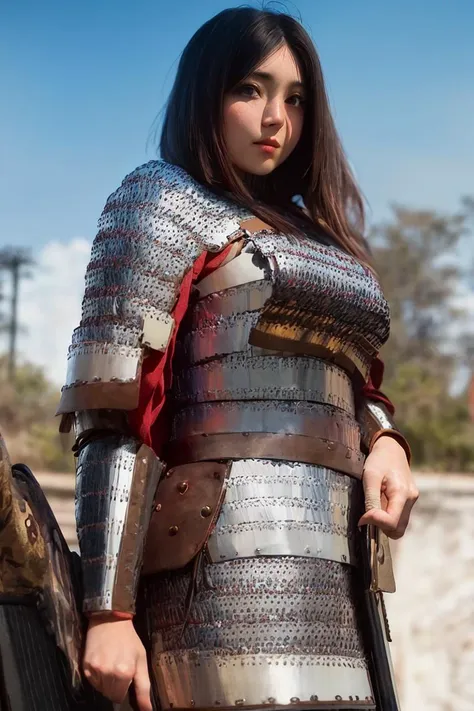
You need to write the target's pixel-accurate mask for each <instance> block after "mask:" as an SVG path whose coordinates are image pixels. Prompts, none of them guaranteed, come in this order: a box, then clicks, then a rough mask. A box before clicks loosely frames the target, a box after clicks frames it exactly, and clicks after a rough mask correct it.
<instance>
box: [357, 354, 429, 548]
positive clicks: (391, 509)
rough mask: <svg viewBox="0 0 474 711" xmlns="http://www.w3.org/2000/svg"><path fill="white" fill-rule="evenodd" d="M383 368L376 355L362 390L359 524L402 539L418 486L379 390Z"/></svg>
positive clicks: (405, 446)
mask: <svg viewBox="0 0 474 711" xmlns="http://www.w3.org/2000/svg"><path fill="white" fill-rule="evenodd" d="M383 370H384V368H383V362H382V361H381V360H380V359H379V358H376V359H375V360H374V362H373V364H372V368H371V371H370V377H369V380H368V382H367V384H366V386H365V388H364V391H363V402H362V409H361V414H360V423H361V431H362V446H363V448H364V449H365V451H366V452H367V453H368V456H367V459H366V461H365V466H364V473H363V477H362V482H363V485H364V493H365V509H366V513H365V514H364V515H363V516H362V518H361V519H360V521H359V525H361V526H362V525H367V524H372V525H375V526H378V527H379V528H381V529H382V530H383V531H384V532H385V533H386V534H387V535H388V536H390V537H391V538H401V536H403V534H404V533H405V531H406V528H407V526H408V522H409V519H410V514H411V510H412V508H413V506H414V504H415V503H416V501H417V499H418V489H417V487H416V485H415V482H414V479H413V475H412V473H411V470H410V459H411V452H410V446H409V444H408V442H407V440H406V439H405V437H404V436H403V434H402V433H401V432H400V431H399V430H398V428H397V426H396V424H395V421H394V418H393V415H394V413H395V407H394V405H393V404H392V402H391V401H390V400H389V399H388V398H387V397H386V396H385V395H384V394H383V393H382V392H381V391H380V387H381V386H382V380H383Z"/></svg>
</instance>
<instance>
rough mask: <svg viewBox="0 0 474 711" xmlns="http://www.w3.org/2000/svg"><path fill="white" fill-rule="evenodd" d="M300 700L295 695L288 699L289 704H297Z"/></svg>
mask: <svg viewBox="0 0 474 711" xmlns="http://www.w3.org/2000/svg"><path fill="white" fill-rule="evenodd" d="M299 702H300V700H299V698H298V697H297V696H292V697H291V699H290V704H299Z"/></svg>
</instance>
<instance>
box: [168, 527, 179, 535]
mask: <svg viewBox="0 0 474 711" xmlns="http://www.w3.org/2000/svg"><path fill="white" fill-rule="evenodd" d="M178 531H179V528H178V526H170V527H169V529H168V534H169V535H170V536H176V534H177V533H178Z"/></svg>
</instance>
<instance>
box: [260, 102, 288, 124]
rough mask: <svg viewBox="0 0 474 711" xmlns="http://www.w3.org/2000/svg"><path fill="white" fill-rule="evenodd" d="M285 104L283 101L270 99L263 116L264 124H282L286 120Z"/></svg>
mask: <svg viewBox="0 0 474 711" xmlns="http://www.w3.org/2000/svg"><path fill="white" fill-rule="evenodd" d="M284 114H285V110H284V105H283V102H281V101H277V100H275V101H271V102H270V101H269V102H268V103H267V105H266V107H265V110H264V112H263V116H262V126H282V125H283V121H284Z"/></svg>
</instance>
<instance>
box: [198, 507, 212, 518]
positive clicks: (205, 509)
mask: <svg viewBox="0 0 474 711" xmlns="http://www.w3.org/2000/svg"><path fill="white" fill-rule="evenodd" d="M211 513H212V508H211V507H210V506H203V507H202V509H201V516H202V517H203V518H208V517H209V516H210V515H211Z"/></svg>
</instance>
